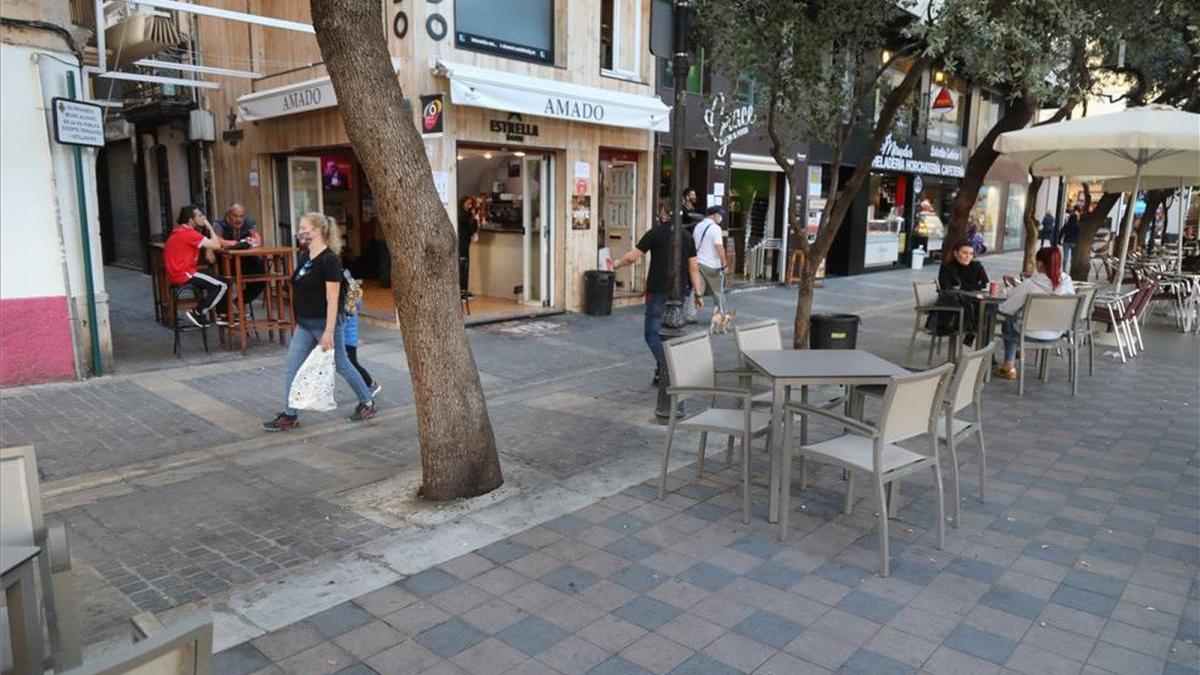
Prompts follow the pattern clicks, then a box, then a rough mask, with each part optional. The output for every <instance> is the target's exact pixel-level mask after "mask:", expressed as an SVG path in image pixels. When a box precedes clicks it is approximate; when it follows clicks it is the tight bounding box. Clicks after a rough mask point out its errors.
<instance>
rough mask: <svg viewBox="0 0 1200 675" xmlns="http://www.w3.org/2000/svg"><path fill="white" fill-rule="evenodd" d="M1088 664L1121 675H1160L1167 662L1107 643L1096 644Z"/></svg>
mask: <svg viewBox="0 0 1200 675" xmlns="http://www.w3.org/2000/svg"><path fill="white" fill-rule="evenodd" d="M1088 663H1090V664H1092V665H1096V666H1099V667H1101V668H1104V669H1105V670H1109V671H1112V672H1114V673H1120V674H1121V675H1158V674H1159V673H1161V672H1162V671H1163V668H1164V667H1166V661H1164V660H1163V659H1157V658H1154V657H1152V656H1147V655H1145V654H1139V653H1138V652H1135V651H1133V650H1130V649H1125V648H1124V647H1118V646H1116V645H1110V644H1108V643H1107V642H1098V643H1096V648H1095V649H1093V650H1092V655H1091V656H1090V657H1088Z"/></svg>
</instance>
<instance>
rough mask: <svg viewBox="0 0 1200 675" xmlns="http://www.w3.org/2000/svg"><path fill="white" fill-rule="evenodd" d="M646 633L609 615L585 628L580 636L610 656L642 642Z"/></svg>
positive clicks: (643, 629) (642, 629)
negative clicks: (637, 642) (639, 641)
mask: <svg viewBox="0 0 1200 675" xmlns="http://www.w3.org/2000/svg"><path fill="white" fill-rule="evenodd" d="M646 633H647V630H646V629H645V628H641V627H639V626H636V625H634V624H632V623H630V622H628V621H624V620H622V619H619V618H617V617H616V616H612V615H608V616H603V617H601V618H599V619H597V620H596V621H595V622H593V623H591V624H589V625H588V626H586V627H584V628H583V629H581V630H580V631H579V633H578V635H579V637H581V638H583V639H585V640H587V641H588V642H590V643H592V644H594V645H596V646H598V647H600V648H601V649H604V650H606V651H608V652H609V653H610V654H616V653H617V652H620V651H621V650H622V649H625V648H626V647H628V646H629V645H631V644H633V643H634V642H636V641H638V640H640V639H641V638H642V636H644V635H645V634H646Z"/></svg>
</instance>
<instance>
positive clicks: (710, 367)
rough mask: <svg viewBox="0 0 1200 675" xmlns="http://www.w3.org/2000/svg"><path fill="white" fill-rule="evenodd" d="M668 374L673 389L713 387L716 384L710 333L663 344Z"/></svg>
mask: <svg viewBox="0 0 1200 675" xmlns="http://www.w3.org/2000/svg"><path fill="white" fill-rule="evenodd" d="M663 350H664V351H665V352H666V355H667V372H668V373H669V374H670V377H671V386H673V387H711V386H713V385H714V384H716V374H715V373H716V366H715V364H714V362H713V353H712V341H710V340H709V339H708V333H695V334H693V335H685V336H683V337H678V338H675V339H674V340H668V341H666V342H664V343H663Z"/></svg>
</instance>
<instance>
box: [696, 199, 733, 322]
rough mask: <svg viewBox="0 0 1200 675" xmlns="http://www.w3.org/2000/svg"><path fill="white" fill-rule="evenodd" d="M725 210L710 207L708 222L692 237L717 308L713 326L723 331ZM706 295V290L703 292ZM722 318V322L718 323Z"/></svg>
mask: <svg viewBox="0 0 1200 675" xmlns="http://www.w3.org/2000/svg"><path fill="white" fill-rule="evenodd" d="M724 216H725V209H724V208H722V207H720V206H710V207H708V210H707V211H705V214H704V220H701V221H700V222H699V223H697V224H696V226H695V227H694V228H692V237H693V239H695V241H696V262H697V265H698V267H699V268H700V276H701V277H702V278H703V279H704V283H705V284H707V285H708V287H709V288H710V289H712V294H713V298H714V299H715V300H716V305H717V306H716V307H715V308H714V309H713V326H714V328H720V327H723V326H724V323H725V322H726V319H725V315H726V313H727V312H726V310H725V267H726V265H727V264H728V260H727V259H726V257H725V236H724V232H722V231H721V221H722V220H723V218H724ZM700 294H701V295H703V294H704V289H703V288H701V289H700ZM718 315H720V318H719V319H718Z"/></svg>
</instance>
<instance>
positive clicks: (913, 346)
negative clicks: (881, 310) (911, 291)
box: [905, 314, 921, 363]
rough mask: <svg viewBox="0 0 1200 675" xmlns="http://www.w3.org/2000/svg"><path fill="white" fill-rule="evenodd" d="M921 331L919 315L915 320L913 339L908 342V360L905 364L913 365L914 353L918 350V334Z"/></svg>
mask: <svg viewBox="0 0 1200 675" xmlns="http://www.w3.org/2000/svg"><path fill="white" fill-rule="evenodd" d="M920 331H921V315H920V314H917V316H916V318H915V319H913V331H912V337H911V338H910V339H909V341H908V358H907V359H906V360H905V363H912V357H913V352H914V351H916V350H917V333H919V332H920Z"/></svg>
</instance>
